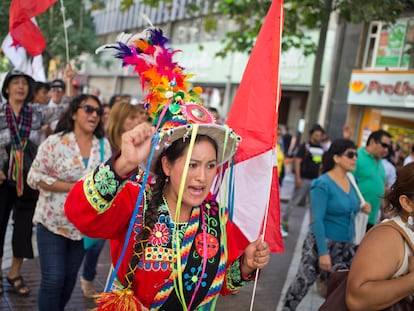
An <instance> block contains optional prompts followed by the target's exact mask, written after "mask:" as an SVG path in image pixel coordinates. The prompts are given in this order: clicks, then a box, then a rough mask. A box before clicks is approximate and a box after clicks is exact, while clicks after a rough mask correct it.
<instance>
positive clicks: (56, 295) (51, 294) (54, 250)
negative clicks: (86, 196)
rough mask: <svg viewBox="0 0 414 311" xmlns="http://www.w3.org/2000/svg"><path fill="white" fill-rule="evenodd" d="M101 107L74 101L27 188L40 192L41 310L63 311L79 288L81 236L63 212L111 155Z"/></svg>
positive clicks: (87, 98) (42, 150) (92, 100)
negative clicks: (79, 184)
mask: <svg viewBox="0 0 414 311" xmlns="http://www.w3.org/2000/svg"><path fill="white" fill-rule="evenodd" d="M101 116H102V106H101V103H100V101H99V99H98V98H97V97H95V96H93V95H86V94H83V95H79V96H77V97H74V98H73V100H72V102H71V103H70V105H69V107H68V109H67V110H66V111H65V112H64V114H63V115H62V117H61V119H60V120H59V123H58V124H57V128H56V134H53V135H50V136H49V137H48V138H47V139H46V140H45V141H44V142H43V143H42V144H41V145H40V146H39V149H38V153H37V155H36V158H35V160H34V161H33V164H32V167H31V169H30V171H29V174H28V180H27V183H28V184H29V185H30V186H31V187H33V188H36V189H39V191H40V194H39V200H38V202H37V205H36V211H35V215H34V217H33V222H34V224H35V225H36V232H37V243H38V249H39V261H40V270H41V282H40V289H39V296H38V306H39V310H40V311H42V310H62V311H63V310H64V307H65V304H66V303H67V302H68V301H69V299H70V296H71V294H72V290H73V288H74V286H75V284H76V277H77V273H78V270H79V267H80V265H81V263H82V259H83V256H84V253H85V251H84V247H83V243H82V234H81V233H80V232H79V231H78V230H77V229H76V228H75V227H74V226H73V225H72V223H70V222H69V220H68V219H67V218H66V215H65V213H64V209H63V206H64V203H65V201H66V197H67V195H68V192H69V191H70V190H71V189H72V187H73V185H74V184H75V183H76V181H77V180H78V179H79V178H81V177H82V176H83V175H85V174H86V173H87V172H89V171H91V170H93V168H95V167H96V166H97V165H99V163H101V162H103V161H104V160H106V159H107V158H109V157H110V156H111V147H110V144H109V142H108V140H107V139H105V138H103V137H104V130H103V126H102V120H101Z"/></svg>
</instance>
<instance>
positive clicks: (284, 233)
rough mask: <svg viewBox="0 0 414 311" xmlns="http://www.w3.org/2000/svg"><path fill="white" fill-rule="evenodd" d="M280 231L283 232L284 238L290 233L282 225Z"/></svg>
mask: <svg viewBox="0 0 414 311" xmlns="http://www.w3.org/2000/svg"><path fill="white" fill-rule="evenodd" d="M280 233H281V234H282V238H286V237H287V236H288V235H289V233H288V232H287V231H286V230H285V229H283V226H280Z"/></svg>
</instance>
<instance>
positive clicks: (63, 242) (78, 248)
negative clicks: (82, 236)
mask: <svg viewBox="0 0 414 311" xmlns="http://www.w3.org/2000/svg"><path fill="white" fill-rule="evenodd" d="M37 246H38V249H39V262H40V272H41V281H40V288H39V296H38V306H39V311H50V310H54V311H60V310H61V311H63V310H64V308H65V305H66V303H67V302H68V301H69V299H70V296H71V295H72V291H73V288H74V287H75V284H76V280H77V275H78V271H79V268H80V266H81V264H82V260H83V256H84V254H85V250H84V249H83V243H82V240H80V241H74V240H71V239H68V238H65V237H63V236H61V235H57V234H54V233H52V232H50V231H49V230H47V229H46V228H45V227H44V226H43V225H42V224H38V225H37Z"/></svg>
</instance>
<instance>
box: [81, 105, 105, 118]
mask: <svg viewBox="0 0 414 311" xmlns="http://www.w3.org/2000/svg"><path fill="white" fill-rule="evenodd" d="M79 108H82V109H83V111H85V112H86V113H87V114H92V113H93V112H94V111H95V112H96V114H97V115H98V116H102V115H103V110H102V108H95V107H93V106H91V105H82V106H79Z"/></svg>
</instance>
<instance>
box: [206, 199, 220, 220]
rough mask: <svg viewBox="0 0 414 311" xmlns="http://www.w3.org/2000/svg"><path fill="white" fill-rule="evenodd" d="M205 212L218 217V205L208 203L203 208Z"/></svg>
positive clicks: (214, 202)
mask: <svg viewBox="0 0 414 311" xmlns="http://www.w3.org/2000/svg"><path fill="white" fill-rule="evenodd" d="M203 211H206V212H207V214H209V215H212V216H216V215H217V212H218V204H217V202H216V201H208V203H206V204H205V205H204V207H203Z"/></svg>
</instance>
